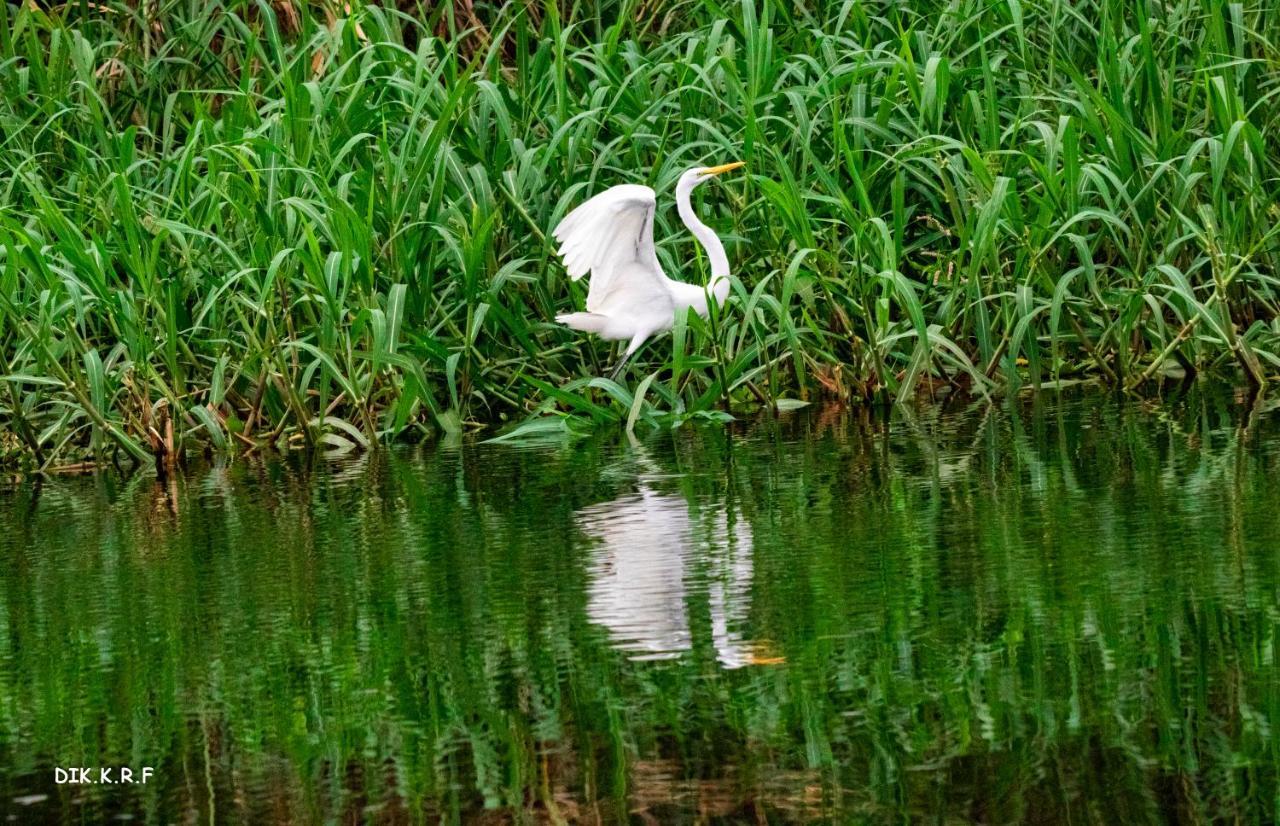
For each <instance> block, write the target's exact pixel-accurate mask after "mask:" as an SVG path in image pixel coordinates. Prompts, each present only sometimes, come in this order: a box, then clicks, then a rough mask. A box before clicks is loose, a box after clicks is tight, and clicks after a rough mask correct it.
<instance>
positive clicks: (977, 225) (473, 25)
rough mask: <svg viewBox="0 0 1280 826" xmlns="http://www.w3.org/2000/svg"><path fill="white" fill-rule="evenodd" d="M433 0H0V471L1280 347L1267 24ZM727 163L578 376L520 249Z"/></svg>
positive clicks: (931, 388) (934, 385)
mask: <svg viewBox="0 0 1280 826" xmlns="http://www.w3.org/2000/svg"><path fill="white" fill-rule="evenodd" d="M456 5H457V8H455V6H454V4H443V5H441V4H423V5H420V6H416V7H415V6H408V5H406V6H403V7H395V6H379V5H372V4H366V3H362V2H352V3H346V4H341V6H340V7H339V5H334V4H307V3H299V2H295V0H275V2H271V3H263V2H245V0H233V1H232V2H228V3H195V2H184V0H175V1H174V2H160V3H151V4H129V3H125V2H122V0H104V2H100V3H98V2H95V3H92V4H83V3H67V4H61V5H52V6H48V7H44V6H42V5H40V4H35V3H17V4H13V3H5V4H4V5H3V6H0V358H2V359H3V362H4V363H3V364H0V454H2V456H3V461H4V462H5V463H9V464H14V463H17V464H26V465H37V466H44V467H52V466H57V465H60V464H65V463H68V462H76V461H82V460H87V461H91V462H102V461H111V460H116V461H120V460H126V461H127V460H130V459H132V460H136V461H143V460H146V461H151V457H156V459H157V461H160V462H161V463H162V464H164V463H167V462H172V461H174V460H176V459H178V458H180V457H181V456H183V455H186V454H187V453H189V452H191V451H192V450H198V449H207V450H211V451H217V452H233V451H234V452H253V451H257V450H260V449H262V448H264V447H267V446H270V445H281V444H286V443H289V444H309V445H320V444H328V445H331V446H335V447H337V448H338V449H351V448H358V447H360V446H362V445H365V444H368V443H372V442H375V441H388V440H393V439H397V438H414V437H416V436H419V435H424V434H428V433H457V432H459V431H461V430H463V429H465V428H470V427H475V426H480V425H487V426H490V427H492V428H495V429H501V428H503V427H505V426H509V425H511V424H514V423H517V422H528V425H527V427H529V428H532V429H533V431H534V432H542V431H545V430H548V429H564V428H565V427H568V426H572V425H573V423H575V422H579V421H583V422H609V421H616V422H619V423H625V424H626V425H627V426H629V427H637V426H642V425H645V424H664V425H665V424H670V423H672V422H678V421H681V420H683V419H685V418H688V417H693V416H712V417H723V416H724V415H727V414H730V413H733V412H735V411H739V410H742V409H743V408H746V407H762V408H767V407H772V406H776V405H777V404H778V403H779V402H781V403H782V404H783V405H784V406H785V405H789V404H791V403H792V402H791V401H790V400H792V399H798V400H807V399H814V398H818V397H835V398H840V399H844V400H852V401H860V400H868V401H874V402H890V401H894V400H898V399H909V398H912V397H914V396H915V395H917V394H919V393H936V392H939V391H940V390H941V389H942V388H951V389H953V390H958V391H963V392H966V393H978V394H980V393H986V392H990V391H992V390H994V389H1000V390H1004V391H1009V390H1015V389H1017V388H1019V387H1021V386H1023V385H1027V384H1030V385H1034V386H1043V385H1044V384H1046V383H1049V382H1062V381H1068V380H1073V379H1077V378H1091V379H1097V380H1099V381H1102V382H1104V383H1106V384H1109V385H1111V386H1114V387H1117V388H1125V389H1137V388H1142V387H1144V386H1148V385H1149V384H1150V382H1151V381H1152V380H1158V379H1160V378H1162V377H1164V376H1166V375H1169V374H1174V373H1179V374H1189V373H1192V372H1200V373H1217V374H1222V375H1227V376H1231V377H1233V378H1235V379H1238V380H1239V381H1241V382H1245V381H1247V382H1251V383H1253V384H1257V385H1261V384H1263V383H1265V381H1266V380H1267V377H1268V376H1269V375H1271V374H1273V373H1274V372H1275V371H1276V368H1277V366H1278V365H1280V327H1278V326H1277V321H1276V312H1275V310H1276V293H1275V272H1276V269H1277V267H1276V264H1277V252H1278V248H1277V245H1278V243H1280V241H1278V240H1277V235H1278V234H1280V220H1277V219H1278V217H1280V213H1278V209H1280V208H1278V207H1277V201H1278V199H1277V194H1278V191H1280V185H1278V183H1277V182H1278V181H1280V174H1278V172H1280V170H1277V166H1276V164H1277V158H1280V142H1278V141H1280V123H1278V119H1280V103H1278V101H1280V95H1278V92H1280V86H1277V78H1280V21H1278V20H1277V17H1276V15H1274V14H1271V13H1269V8H1268V6H1267V4H1264V3H1260V2H1251V3H1228V2H1222V0H1171V1H1170V2H1150V0H1140V1H1139V2H1136V3H1135V2H1130V1H1129V0H1089V2H1086V3H1085V4H1083V5H1081V4H1067V3H1063V2H1054V1H1053V0H1045V1H1044V2H1020V0H1008V2H998V3H979V2H971V1H970V0H953V1H952V2H945V3H944V2H940V1H939V0H933V1H932V2H922V3H911V4H899V3H888V2H872V1H870V0H869V1H868V2H857V1H856V0H846V2H818V3H805V4H791V3H779V2H774V1H773V0H759V2H751V1H750V0H744V2H739V3H726V4H716V3H706V4H693V3H687V2H663V0H655V1H654V2H646V3H635V2H632V0H618V2H602V3H594V4H576V3H575V4H557V3H549V4H542V3H536V4H535V3H529V2H522V3H483V2H481V3H476V4H475V5H474V7H473V6H472V4H470V3H465V4H464V3H459V4H456ZM721 158H741V159H742V160H745V161H746V162H747V164H748V170H749V174H748V175H745V176H743V177H742V178H741V179H739V180H738V181H734V182H728V183H726V184H724V185H722V186H721V187H719V189H718V191H717V192H716V193H715V197H713V198H705V197H704V198H703V199H702V200H703V201H704V203H702V204H701V205H700V206H699V211H700V214H702V215H703V216H704V217H705V218H706V220H707V222H708V223H709V224H710V225H711V226H713V227H714V228H715V229H716V230H717V232H718V233H720V234H721V235H722V236H723V237H724V238H725V239H726V241H727V246H728V249H729V257H730V260H731V261H732V263H733V272H734V273H735V276H736V278H735V280H734V283H733V288H732V290H731V295H730V299H729V302H728V304H727V305H726V306H725V308H724V309H723V311H722V312H719V313H713V314H712V315H711V317H710V318H709V319H707V320H706V321H703V320H701V319H698V318H687V319H686V318H682V319H679V321H678V323H677V326H676V328H675V330H674V331H673V333H672V335H671V336H670V337H666V338H662V339H659V340H656V341H654V342H653V343H651V344H649V345H648V346H647V347H646V348H645V349H644V350H642V351H641V352H640V353H639V354H638V356H637V358H636V360H635V361H634V362H633V364H632V365H631V366H630V370H629V372H628V374H626V375H625V376H624V377H623V378H622V380H621V381H619V382H611V381H609V380H607V379H602V378H599V376H601V375H602V374H603V372H604V371H605V369H606V368H607V365H608V364H609V362H610V360H611V355H610V352H609V349H608V345H606V344H602V343H599V342H592V341H586V340H583V339H582V337H580V336H578V335H576V334H573V333H571V332H569V331H565V330H563V329H560V328H559V327H558V326H557V325H555V324H554V322H553V319H554V317H555V315H556V314H557V313H563V312H568V311H572V310H576V309H580V308H581V306H582V303H583V299H584V295H583V290H582V289H581V285H574V284H571V283H570V282H569V279H568V278H567V277H566V275H565V273H564V271H563V270H562V269H561V268H560V267H559V266H558V265H557V264H556V262H555V259H554V255H553V250H552V247H551V243H550V242H549V240H548V238H547V237H546V233H547V232H548V230H549V229H550V228H551V227H553V226H555V224H556V222H557V221H558V220H559V219H560V218H561V217H563V216H564V215H565V214H566V213H567V211H568V210H569V209H570V208H572V206H573V205H575V204H577V203H580V202H582V201H583V200H584V199H585V198H586V197H587V196H588V195H589V194H591V193H592V192H596V191H599V190H601V189H603V188H605V187H606V186H610V185H613V184H616V183H623V182H631V183H644V184H649V185H651V186H653V187H654V188H655V189H657V190H658V191H659V192H660V193H667V192H670V190H671V187H672V184H673V183H674V180H675V177H676V176H677V175H678V174H679V173H680V172H681V171H682V170H684V169H686V168H688V167H689V166H692V165H695V164H699V163H702V162H703V161H704V160H706V159H721ZM636 170H643V172H641V173H636ZM569 181H575V182H584V183H583V184H582V185H581V186H569V185H568V184H567V183H566V182H569ZM658 221H659V223H660V224H661V225H662V227H661V229H662V231H661V232H660V233H659V236H660V237H661V238H663V239H664V242H663V243H662V244H661V245H660V246H659V249H658V254H659V257H660V259H661V260H662V261H663V264H664V267H665V269H666V270H667V272H668V273H669V274H671V275H673V276H676V277H680V278H682V279H684V280H688V281H691V282H694V283H705V281H706V280H707V273H706V272H705V271H703V270H705V268H706V264H705V261H699V263H698V264H697V268H698V269H699V271H697V272H691V271H684V270H682V268H681V267H680V266H679V264H680V263H682V262H685V261H697V260H698V254H699V253H698V250H697V247H696V244H695V242H694V241H693V239H692V238H690V237H689V236H688V235H687V234H685V233H683V232H681V231H679V225H678V222H676V221H675V219H674V216H673V215H672V213H671V211H670V209H669V208H662V209H660V210H659V215H658ZM526 432H528V431H526Z"/></svg>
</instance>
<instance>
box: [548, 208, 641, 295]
mask: <svg viewBox="0 0 1280 826" xmlns="http://www.w3.org/2000/svg"><path fill="white" fill-rule="evenodd" d="M656 207H657V198H656V197H655V196H654V194H653V190H652V189H650V188H649V187H647V186H640V185H637V184H622V185H620V186H615V187H612V188H610V189H606V190H605V191H604V192H601V193H600V194H599V195H596V196H595V197H593V198H591V199H590V200H589V201H587V202H586V203H584V204H582V205H581V206H579V207H578V208H577V209H575V210H573V211H572V212H570V213H569V214H568V215H566V216H565V218H564V220H563V221H561V222H560V223H559V224H558V225H557V226H556V228H555V230H553V232H552V235H554V236H555V239H556V240H557V241H559V242H560V249H559V253H560V257H561V258H562V259H563V260H564V266H565V269H567V270H568V271H569V277H570V278H572V279H573V280H574V281H577V280H578V279H579V278H581V277H582V276H584V275H586V274H587V273H588V272H589V273H591V286H590V287H589V288H588V290H587V310H588V311H589V312H593V313H594V312H599V311H601V310H602V309H603V308H604V305H605V301H606V299H607V298H608V297H609V294H610V293H612V292H614V291H615V290H618V289H619V288H623V287H625V288H626V289H627V290H633V289H634V290H643V291H649V290H661V289H663V286H662V278H661V275H662V269H661V267H660V266H659V264H658V256H657V254H656V253H655V252H654V248H653V213H654V210H655V209H656ZM637 264H639V265H640V266H639V267H637V266H635V265H637ZM624 273H625V280H626V281H627V282H628V283H626V284H623V283H622V281H623V280H624V279H623V278H621V277H620V276H623V274H624ZM648 276H651V277H648Z"/></svg>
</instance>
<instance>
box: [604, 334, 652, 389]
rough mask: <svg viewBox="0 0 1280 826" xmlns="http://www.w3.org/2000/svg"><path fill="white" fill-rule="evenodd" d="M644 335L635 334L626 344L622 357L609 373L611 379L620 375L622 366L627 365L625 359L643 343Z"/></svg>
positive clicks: (616, 378)
mask: <svg viewBox="0 0 1280 826" xmlns="http://www.w3.org/2000/svg"><path fill="white" fill-rule="evenodd" d="M644 340H645V336H643V335H637V336H635V337H634V338H632V339H631V343H630V344H628V345H627V351H626V352H625V353H623V354H622V358H621V359H620V360H619V361H618V363H617V365H616V366H615V367H614V368H613V372H612V373H610V374H609V379H610V380H611V381H617V380H618V376H620V375H622V368H623V367H626V366H627V360H628V359H629V358H631V354H632V353H634V352H635V351H636V350H639V349H640V345H641V344H644Z"/></svg>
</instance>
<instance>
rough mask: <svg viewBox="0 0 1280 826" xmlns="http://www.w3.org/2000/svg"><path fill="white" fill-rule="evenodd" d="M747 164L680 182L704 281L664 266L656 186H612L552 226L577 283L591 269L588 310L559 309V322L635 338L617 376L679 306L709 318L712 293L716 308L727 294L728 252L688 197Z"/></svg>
mask: <svg viewBox="0 0 1280 826" xmlns="http://www.w3.org/2000/svg"><path fill="white" fill-rule="evenodd" d="M743 165H744V164H743V163H742V162H741V161H738V162H736V163H727V164H723V165H722V166H699V167H694V168H693V169H690V170H688V171H687V172H685V173H684V174H683V175H681V176H680V180H679V181H678V182H676V207H677V209H678V210H679V212H680V220H681V221H684V225H685V226H686V227H688V228H689V231H690V232H692V233H693V235H694V237H695V238H697V239H698V241H699V242H700V243H701V244H702V248H703V249H705V250H706V251H707V260H708V261H709V262H710V263H711V280H710V281H709V282H708V283H707V285H706V287H699V286H697V285H696V284H686V283H684V282H682V281H674V280H672V279H670V278H668V277H667V274H666V273H664V272H663V271H662V265H661V264H659V263H658V255H657V253H656V252H655V250H654V246H653V213H654V210H655V209H656V208H657V205H658V199H657V196H656V195H654V192H653V189H651V188H650V187H647V186H640V185H637V184H620V185H618V186H615V187H611V188H610V189H606V190H605V191H604V192H601V193H600V194H599V195H596V196H595V197H593V198H591V199H589V200H588V201H587V202H586V203H584V204H582V205H581V206H579V207H578V208H577V209H575V210H573V211H572V212H570V213H569V214H568V215H566V216H565V218H564V220H563V221H561V222H560V223H559V224H558V225H557V226H556V228H555V230H553V231H552V235H553V236H554V237H555V239H556V240H557V241H559V242H560V249H559V254H560V257H561V258H562V259H563V260H564V266H565V269H567V270H568V271H569V277H570V278H571V279H573V280H574V281H577V280H578V279H579V278H581V277H582V276H584V275H586V274H587V273H590V274H591V282H590V285H589V286H588V288H587V311H586V312H585V313H565V314H564V315H558V316H556V321H559V322H560V323H561V324H564V325H566V326H568V327H572V328H573V329H575V330H582V331H583V332H587V333H595V334H596V335H598V336H600V337H601V338H603V339H608V340H611V341H623V340H629V341H630V343H629V344H628V345H627V349H626V352H625V353H623V355H622V360H621V361H619V362H618V366H617V367H615V368H614V370H613V373H612V376H613V377H614V378H616V377H617V376H618V374H619V373H620V372H622V367H623V365H625V364H626V363H627V359H629V358H630V357H631V354H632V353H634V352H635V351H636V350H638V349H640V345H641V344H644V342H645V340H646V339H648V338H649V337H650V336H652V335H655V334H657V333H663V332H666V331H667V330H670V329H671V328H672V327H673V326H674V325H675V319H676V313H677V312H683V311H684V310H686V309H687V308H689V307H692V308H693V309H694V310H695V311H696V312H697V313H698V315H700V316H704V317H705V316H706V314H707V297H708V295H710V296H711V297H714V298H715V301H716V306H717V307H718V306H720V305H721V304H723V303H724V300H725V299H726V298H728V296H729V257H728V256H727V255H725V252H724V244H722V243H720V239H719V238H718V237H716V234H715V233H714V232H713V231H712V230H711V228H710V227H708V226H707V225H706V224H704V223H702V221H700V220H698V216H697V215H694V214H693V204H692V203H690V201H689V196H690V195H692V194H693V190H694V189H696V188H697V187H698V186H699V185H700V184H702V183H704V182H706V181H709V180H711V179H712V178H714V177H715V176H717V175H720V174H722V173H724V172H729V171H732V170H734V169H737V168H739V167H741V166H743Z"/></svg>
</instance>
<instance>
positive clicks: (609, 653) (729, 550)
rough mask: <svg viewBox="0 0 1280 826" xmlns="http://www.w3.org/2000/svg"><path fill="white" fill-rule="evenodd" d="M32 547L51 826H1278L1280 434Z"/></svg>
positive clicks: (32, 730) (1159, 416)
mask: <svg viewBox="0 0 1280 826" xmlns="http://www.w3.org/2000/svg"><path fill="white" fill-rule="evenodd" d="M0 525H3V526H4V531H3V535H2V536H0V559H3V572H2V573H0V666H2V670H0V793H2V795H3V797H2V798H0V816H4V815H8V816H10V817H11V818H14V819H16V820H17V821H18V822H24V823H25V822H41V821H49V820H53V821H57V820H63V821H68V822H85V823H96V822H100V821H103V820H106V819H108V818H111V817H116V816H121V815H124V816H131V817H133V818H134V819H135V820H137V821H142V822H154V823H168V822H174V823H192V824H204V823H240V822H243V823H310V822H333V823H358V822H364V821H369V822H377V823H397V822H416V821H430V822H439V821H444V822H458V821H463V822H481V823H505V822H538V823H544V822H557V821H565V822H603V823H612V822H627V821H630V822H633V823H681V822H748V823H760V822H810V821H816V822H832V823H857V822H873V823H878V822H885V821H906V820H913V821H915V820H918V821H927V822H970V821H979V822H986V823H1015V822H1037V823H1048V822H1063V823H1066V822H1070V823H1142V822H1203V821H1233V822H1237V821H1238V822H1246V823H1251V822H1274V821H1275V820H1277V819H1278V818H1280V792H1278V791H1277V789H1278V786H1277V764H1278V761H1280V745H1278V741H1280V734H1278V733H1277V731H1276V727H1277V726H1280V677H1278V667H1277V663H1276V648H1277V631H1280V567H1278V563H1280V550H1278V549H1280V424H1278V423H1277V419H1276V417H1275V415H1274V414H1271V413H1269V412H1267V411H1266V410H1265V409H1263V410H1259V409H1257V408H1255V409H1254V410H1252V411H1248V410H1242V409H1241V408H1240V407H1239V406H1238V405H1236V404H1235V403H1234V402H1232V401H1231V400H1229V399H1226V400H1222V399H1218V400H1215V399H1210V398H1196V399H1193V400H1184V401H1182V402H1178V403H1176V404H1173V405H1171V406H1167V407H1163V408H1143V407H1139V406H1133V405H1128V406H1126V405H1121V404H1120V403H1118V402H1116V401H1114V400H1112V399H1110V398H1106V397H1085V398H1081V399H1075V400H1067V401H1061V402H1057V401H1053V400H1051V399H1045V400H1043V401H1041V402H1039V403H1038V404H1037V405H1036V406H1034V407H1032V406H1025V407H1023V406H1015V407H1014V408H1013V410H1012V411H1010V410H1006V409H1001V408H986V407H974V408H970V409H967V410H960V411H956V412H953V413H946V414H943V413H927V414H917V415H916V416H915V417H914V418H910V419H908V418H903V417H902V416H901V414H898V415H897V416H895V417H894V418H892V419H891V421H889V422H887V423H886V422H884V421H877V420H875V419H872V418H868V417H867V416H866V414H865V413H850V412H840V411H836V410H825V411H815V412H807V411H801V412H800V413H797V414H792V415H790V416H789V417H784V418H783V419H781V420H779V421H776V422H775V421H760V422H756V423H754V424H744V425H741V426H735V427H733V428H731V429H729V430H727V431H725V430H705V431H703V430H695V429H691V428H685V429H682V430H679V431H676V432H674V433H665V434H659V435H656V436H651V437H647V438H646V439H645V440H644V441H643V444H642V446H639V447H635V446H631V445H628V444H627V443H626V441H625V439H622V438H620V437H619V436H618V435H617V434H616V433H615V434H608V435H607V436H601V437H597V438H594V439H591V440H586V441H581V442H576V443H573V444H571V445H563V444H562V445H550V446H540V447H526V448H513V447H507V446H501V445H475V446H464V447H461V448H453V449H450V448H424V449H422V450H416V451H404V452H396V453H393V454H391V455H386V454H383V455H378V456H369V457H365V458H364V459H360V460H356V461H345V462H337V461H333V462H330V461H323V460H321V461H317V462H316V463H313V464H311V465H310V466H307V465H305V464H304V463H301V462H299V461H295V460H289V461H274V462H256V463H255V462H245V463H241V464H235V465H232V466H230V467H226V468H211V469H205V470H193V471H191V472H189V473H188V474H187V475H186V476H185V477H184V478H183V479H181V480H179V481H177V482H176V483H174V484H171V485H158V484H157V483H156V482H155V480H154V479H152V478H143V477H137V478H132V479H127V480H122V479H120V478H115V477H111V476H105V475H104V476H100V477H96V478H82V479H62V480H57V481H51V482H48V483H46V484H44V485H43V487H37V486H35V485H33V484H32V483H29V482H28V483H24V484H23V485H22V486H20V487H18V488H17V489H15V490H10V491H8V492H6V493H4V494H0ZM55 766H86V767H101V766H116V767H118V766H130V767H134V769H135V772H136V771H137V770H138V769H137V767H141V766H152V767H154V776H153V777H152V778H151V780H150V782H149V783H147V784H146V785H145V786H143V785H133V786H128V787H125V786H91V787H84V786H80V787H77V786H56V785H54V782H53V781H54V767H55ZM42 796H43V797H42Z"/></svg>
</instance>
